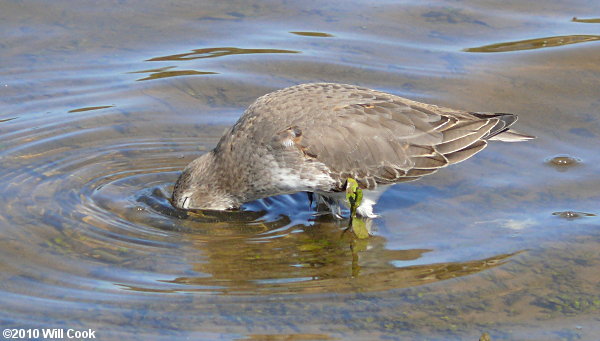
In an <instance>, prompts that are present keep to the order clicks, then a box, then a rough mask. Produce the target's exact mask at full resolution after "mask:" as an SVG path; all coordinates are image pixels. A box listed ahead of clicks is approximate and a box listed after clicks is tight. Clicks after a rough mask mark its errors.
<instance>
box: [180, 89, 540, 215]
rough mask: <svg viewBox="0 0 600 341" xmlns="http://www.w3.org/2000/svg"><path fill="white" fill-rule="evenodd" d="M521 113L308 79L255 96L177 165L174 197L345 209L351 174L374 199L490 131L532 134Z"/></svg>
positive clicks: (479, 143)
mask: <svg viewBox="0 0 600 341" xmlns="http://www.w3.org/2000/svg"><path fill="white" fill-rule="evenodd" d="M516 120H517V115H515V114H508V113H480V112H469V111H464V110H457V109H451V108H446V107H442V106H437V105H433V104H426V103H421V102H417V101H414V100H410V99H407V98H403V97H400V96H397V95H393V94H390V93H386V92H382V91H377V90H372V89H369V88H365V87H361V86H355V85H348V84H338V83H306V84H300V85H295V86H291V87H288V88H284V89H281V90H277V91H274V92H271V93H268V94H266V95H263V96H261V97H259V98H258V99H256V100H255V101H254V102H253V103H252V104H251V105H250V106H249V107H248V108H247V109H246V110H245V112H244V113H243V114H242V116H241V117H240V119H239V120H238V121H237V123H235V124H234V125H233V126H232V127H231V128H230V129H229V130H228V131H226V132H225V134H224V135H223V136H222V137H221V139H220V141H219V142H218V144H217V145H216V147H215V148H214V149H213V150H211V151H209V152H206V153H205V154H203V155H201V156H200V157H198V158H196V159H195V160H193V161H192V162H191V163H189V164H188V165H187V166H186V167H185V168H184V169H183V171H182V173H181V174H180V175H179V178H178V179H177V181H176V183H175V185H174V188H173V195H172V198H171V203H172V205H173V206H174V207H176V208H178V209H183V210H196V209H197V210H231V209H239V208H240V206H241V205H242V204H244V203H247V202H251V201H254V200H258V199H262V198H266V197H270V196H275V195H281V194H292V193H296V192H308V193H312V194H313V195H314V197H315V198H316V199H317V200H318V202H320V203H324V204H325V210H326V211H327V212H329V213H332V214H333V215H335V216H336V217H341V210H342V208H343V207H347V204H346V203H345V200H344V199H345V188H346V185H347V182H348V179H349V178H352V179H354V180H356V182H357V183H358V185H359V188H360V189H361V190H362V191H363V200H362V202H361V203H360V206H359V207H358V208H357V209H356V213H357V214H358V215H359V216H362V217H366V218H374V217H377V216H378V215H377V214H375V213H374V210H373V205H375V204H376V203H377V200H378V199H379V197H380V196H381V194H382V193H383V192H384V191H385V190H386V189H387V188H388V187H389V186H390V185H393V184H396V183H401V182H408V181H414V180H418V179H420V178H422V177H423V176H426V175H429V174H433V173H435V172H437V171H438V170H439V169H441V168H444V167H447V166H449V165H452V164H455V163H459V162H461V161H464V160H466V159H468V158H470V157H471V156H473V155H474V154H476V153H477V152H479V151H481V150H482V149H484V148H485V147H486V146H487V144H488V142H489V141H493V140H499V141H505V142H518V141H526V140H529V139H532V138H534V137H533V136H530V135H526V134H523V133H519V132H517V131H514V130H512V129H510V128H511V126H512V125H513V124H514V123H515V122H516Z"/></svg>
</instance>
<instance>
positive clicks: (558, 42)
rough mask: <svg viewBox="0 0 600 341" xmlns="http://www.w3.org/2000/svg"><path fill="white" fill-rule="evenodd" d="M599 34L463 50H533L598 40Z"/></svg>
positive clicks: (519, 41)
mask: <svg viewBox="0 0 600 341" xmlns="http://www.w3.org/2000/svg"><path fill="white" fill-rule="evenodd" d="M598 40H600V36H597V35H570V36H555V37H544V38H535V39H527V40H517V41H509V42H503V43H496V44H490V45H484V46H480V47H471V48H467V49H464V50H463V51H465V52H485V53H490V52H513V51H522V50H534V49H541V48H548V47H557V46H563V45H571V44H578V43H586V42H590V41H598Z"/></svg>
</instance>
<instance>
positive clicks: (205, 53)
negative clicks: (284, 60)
mask: <svg viewBox="0 0 600 341" xmlns="http://www.w3.org/2000/svg"><path fill="white" fill-rule="evenodd" d="M265 53H269V54H272V53H300V51H295V50H283V49H245V48H239V47H209V48H202V49H194V50H192V52H187V53H179V54H173V55H169V56H163V57H154V58H150V59H148V60H147V61H149V62H158V61H182V60H192V59H204V58H217V57H224V56H232V55H240V54H265Z"/></svg>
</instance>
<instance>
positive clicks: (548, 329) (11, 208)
mask: <svg viewBox="0 0 600 341" xmlns="http://www.w3.org/2000/svg"><path fill="white" fill-rule="evenodd" d="M599 17H600V6H599V5H598V3H597V2H596V1H584V0H578V1H570V2H569V3H564V2H560V1H549V2H544V3H543V4H542V3H538V2H531V1H528V2H522V1H520V2H502V3H501V4H500V3H498V2H491V1H490V2H481V1H476V2H475V1H461V2H438V1H426V2H423V1H418V2H417V1H414V2H410V1H403V2H393V1H377V2H369V1H343V2H342V1H332V2H327V3H325V4H324V3H320V2H319V3H318V2H298V3H294V2H278V1H256V2H241V1H240V2H237V1H235V2H204V3H203V2H197V1H189V2H185V1H178V2H167V1H143V2H142V1H127V2H120V1H114V2H101V3H97V2H91V1H78V2H76V3H74V2H67V1H53V2H52V3H49V2H42V1H27V2H21V1H4V2H2V3H1V4H0V19H1V20H0V25H1V28H2V32H4V34H3V37H2V39H1V40H0V57H1V60H2V66H1V68H0V101H1V103H2V104H1V106H0V108H1V109H0V193H1V196H2V198H1V200H2V205H0V283H1V285H0V304H1V306H2V309H0V324H1V327H2V328H3V329H4V328H65V329H67V328H75V329H79V330H87V329H88V328H91V329H93V330H96V336H97V338H98V339H101V340H113V339H114V340H117V339H149V340H171V339H174V338H190V339H224V340H234V339H237V340H264V339H269V340H284V339H285V340H336V339H353V340H362V339H382V340H384V339H415V340H423V339H431V340H452V339H456V340H476V339H478V338H479V336H480V335H481V334H482V333H483V332H488V333H489V334H490V335H491V336H492V339H493V340H516V339H518V340H595V339H596V338H597V335H599V333H600V328H599V327H598V326H599V325H600V323H599V318H598V310H600V285H599V283H600V278H599V275H598V274H600V271H599V270H600V263H599V261H598V260H599V259H600V254H599V251H598V250H599V248H598V246H599V236H600V235H599V229H598V226H599V220H598V219H599V218H598V217H597V216H596V215H597V214H600V209H599V208H598V201H599V199H600V191H599V189H600V181H599V180H598V177H597V174H598V172H599V170H600V168H599V166H598V165H599V164H600V156H599V155H598V153H597V148H598V137H599V136H600V124H599V122H600V120H599V116H600V115H599V112H600V101H599V100H598V89H599V80H600V59H599V57H598V56H599V55H600V54H599V52H600V42H597V40H598V37H599V36H598V32H599V29H600V24H599V21H600V20H599V19H598V18H599ZM310 81H333V82H342V83H352V84H359V85H363V86H367V87H371V88H376V89H379V90H384V91H389V92H393V93H396V94H399V95H402V96H406V97H410V98H413V99H416V100H421V101H426V102H431V103H436V104H440V105H445V106H450V107H456V108H463V109H467V110H477V111H500V112H515V113H518V114H519V115H520V119H519V122H518V128H519V129H520V130H522V131H524V132H527V133H530V134H533V135H537V136H538V139H536V140H535V141H532V142H528V143H521V144H501V143H494V144H492V145H490V146H489V147H488V148H487V149H486V150H485V151H483V152H482V153H480V154H478V155H477V156H476V157H474V158H472V159H470V160H468V161H466V162H464V163H461V164H459V165H456V166H454V167H451V168H448V169H444V170H443V171H440V172H438V173H437V174H435V175H432V176H429V177H426V178H424V179H423V180H421V181H419V182H415V183H407V184H402V185H398V186H395V187H393V188H391V189H390V190H389V191H388V192H386V193H385V194H384V196H383V197H382V199H381V201H380V203H379V204H378V205H377V206H376V211H377V212H378V213H380V214H381V218H378V219H376V220H375V221H374V229H375V233H374V236H373V237H371V238H370V239H368V240H366V241H353V240H352V239H351V238H349V236H348V235H347V234H345V233H343V230H344V226H345V224H346V222H345V221H335V220H333V219H331V218H330V217H320V218H314V217H313V216H312V211H311V210H310V207H309V202H308V199H307V198H306V196H305V195H304V194H297V195H293V196H282V197H277V198H270V199H265V200H261V201H258V202H254V203H251V204H248V205H247V206H246V207H245V209H246V210H245V211H242V212H233V213H207V214H205V215H198V214H192V215H185V214H184V213H182V212H180V211H176V210H174V209H173V208H171V206H170V205H169V203H168V197H169V195H170V191H171V188H172V185H173V182H174V181H175V179H176V178H177V176H178V174H179V172H180V170H181V169H182V168H183V167H184V166H185V165H186V164H187V163H188V162H190V161H191V160H192V159H194V158H195V157H197V156H199V155H201V154H202V153H203V152H205V151H207V150H210V149H211V148H212V147H214V146H215V144H216V143H217V141H218V139H219V137H220V135H221V134H222V132H223V131H224V129H226V127H228V126H229V125H231V124H233V123H234V122H235V121H236V120H237V118H238V117H239V115H241V113H242V112H243V110H244V108H245V107H246V106H247V105H248V104H250V103H251V102H252V100H253V99H255V98H256V97H258V96H260V95H262V94H264V93H267V92H269V91H272V90H274V89H278V88H282V87H285V86H289V85H293V84H298V83H302V82H310Z"/></svg>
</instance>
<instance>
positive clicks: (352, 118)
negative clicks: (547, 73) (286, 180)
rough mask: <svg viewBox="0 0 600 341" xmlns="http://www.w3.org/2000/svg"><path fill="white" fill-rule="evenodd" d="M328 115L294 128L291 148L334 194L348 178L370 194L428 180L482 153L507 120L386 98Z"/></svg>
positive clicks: (502, 128) (379, 98)
mask: <svg viewBox="0 0 600 341" xmlns="http://www.w3.org/2000/svg"><path fill="white" fill-rule="evenodd" d="M332 110H333V112H334V113H335V114H334V115H320V116H319V120H315V121H313V124H310V125H304V126H302V124H299V125H297V126H294V129H295V132H296V134H295V136H301V138H299V139H298V138H297V139H296V140H295V143H296V144H297V145H298V146H299V148H300V149H301V150H302V151H303V152H304V154H305V155H306V156H307V157H310V158H314V159H316V160H318V161H320V162H322V163H323V164H325V165H326V166H327V167H328V168H329V169H330V170H331V172H332V175H333V177H334V178H336V180H337V187H338V189H342V188H343V186H344V183H345V181H346V179H347V178H348V177H352V178H355V179H356V180H357V181H358V182H359V184H360V186H361V187H362V188H367V189H373V188H375V187H376V186H377V185H378V184H391V183H396V182H405V181H412V180H416V179H419V178H421V177H422V176H425V175H428V174H432V173H434V172H436V171H437V170H438V169H440V168H442V167H445V166H447V165H449V164H453V163H457V162H460V161H463V160H465V159H467V158H469V157H471V156H472V155H474V154H475V153H477V152H479V151H480V150H482V149H483V148H485V146H486V145H487V142H486V141H485V140H484V139H485V138H488V137H491V136H493V135H495V134H498V133H500V132H502V131H504V130H506V129H508V128H507V127H508V126H509V125H510V124H511V123H512V122H509V121H510V120H503V119H502V117H504V116H506V117H513V116H512V115H510V116H508V115H504V116H498V115H496V116H494V115H485V114H470V113H467V112H458V111H452V110H450V109H448V110H447V111H444V109H443V108H440V107H435V106H431V105H426V104H421V103H418V102H413V101H410V100H406V99H403V98H401V97H397V96H392V95H390V96H389V97H387V98H386V97H382V96H378V98H377V99H374V100H373V99H372V100H363V102H362V103H351V104H346V105H338V106H337V107H335V108H333V109H332ZM303 122H304V123H306V121H303Z"/></svg>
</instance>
